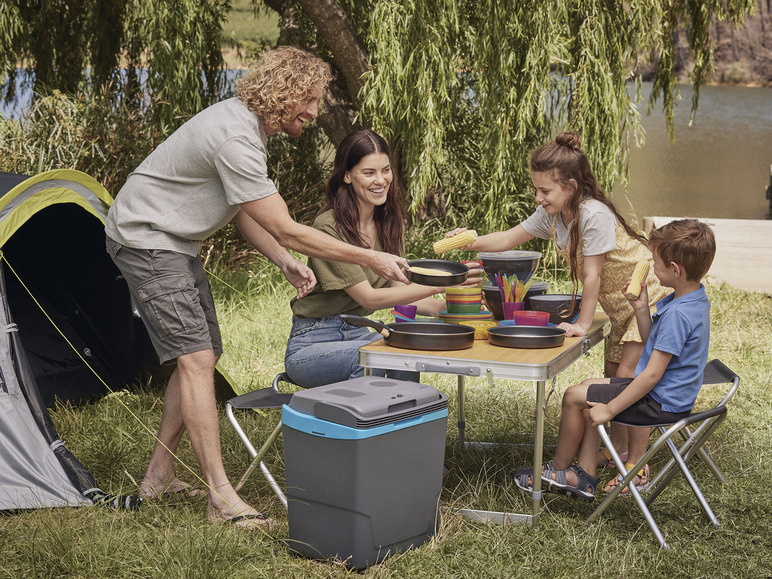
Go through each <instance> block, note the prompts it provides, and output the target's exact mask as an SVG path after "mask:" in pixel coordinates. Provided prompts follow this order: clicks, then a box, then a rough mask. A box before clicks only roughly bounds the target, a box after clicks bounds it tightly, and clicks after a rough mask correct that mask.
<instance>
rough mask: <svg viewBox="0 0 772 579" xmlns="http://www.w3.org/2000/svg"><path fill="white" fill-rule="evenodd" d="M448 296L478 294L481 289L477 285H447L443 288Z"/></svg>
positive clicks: (480, 292) (480, 293)
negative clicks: (447, 286)
mask: <svg viewBox="0 0 772 579" xmlns="http://www.w3.org/2000/svg"><path fill="white" fill-rule="evenodd" d="M445 294H446V295H449V296H479V295H482V290H481V289H480V288H479V287H449V288H447V289H446V290H445Z"/></svg>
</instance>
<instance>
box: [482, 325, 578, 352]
mask: <svg viewBox="0 0 772 579" xmlns="http://www.w3.org/2000/svg"><path fill="white" fill-rule="evenodd" d="M488 341H489V342H490V343H491V344H493V345H494V346H504V347H505V348H557V347H558V346H562V345H563V342H565V341H566V331H565V330H561V329H560V328H547V327H544V326H498V327H496V328H488Z"/></svg>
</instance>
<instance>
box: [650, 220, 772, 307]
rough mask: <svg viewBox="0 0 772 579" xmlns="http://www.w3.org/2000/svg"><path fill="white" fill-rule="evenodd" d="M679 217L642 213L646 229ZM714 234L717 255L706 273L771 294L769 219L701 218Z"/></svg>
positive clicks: (715, 277) (771, 261)
mask: <svg viewBox="0 0 772 579" xmlns="http://www.w3.org/2000/svg"><path fill="white" fill-rule="evenodd" d="M675 219H682V218H681V217H644V218H643V228H644V230H645V231H646V233H648V232H649V231H651V230H652V229H653V228H655V227H662V226H663V225H664V224H665V223H669V222H670V221H674V220H675ZM700 221H704V222H705V223H707V224H708V225H710V227H711V228H712V229H713V233H714V234H715V236H716V257H715V259H714V260H713V265H712V266H711V267H710V271H709V272H708V276H709V277H710V278H713V279H714V280H716V281H719V282H726V283H728V284H729V285H731V286H732V287H734V288H737V289H743V290H746V291H754V292H764V293H766V294H768V295H772V221H765V220H761V219H714V218H711V217H709V218H700Z"/></svg>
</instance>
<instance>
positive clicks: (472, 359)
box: [359, 312, 610, 527]
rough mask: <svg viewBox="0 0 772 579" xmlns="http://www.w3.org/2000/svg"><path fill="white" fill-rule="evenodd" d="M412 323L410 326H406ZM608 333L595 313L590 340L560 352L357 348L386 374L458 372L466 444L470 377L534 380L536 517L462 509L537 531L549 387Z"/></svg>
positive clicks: (575, 341) (484, 346)
mask: <svg viewBox="0 0 772 579" xmlns="http://www.w3.org/2000/svg"><path fill="white" fill-rule="evenodd" d="M405 323H409V322H405ZM609 331H610V325H609V320H608V317H607V316H606V315H605V314H603V313H600V312H598V313H596V314H595V318H594V320H593V323H592V326H591V327H590V331H589V332H587V335H586V336H582V337H573V338H566V341H565V343H564V344H563V345H562V346H560V347H558V348H543V349H520V348H503V347H499V346H492V345H491V344H490V343H489V342H488V341H487V340H475V342H474V345H473V346H472V347H471V348H468V349H466V350H451V351H443V352H437V351H429V350H407V349H404V348H394V347H391V346H387V345H386V344H385V343H384V342H383V340H378V341H376V342H373V343H371V344H369V345H367V346H363V347H362V348H360V349H359V363H360V364H361V365H362V366H364V367H365V368H384V369H387V370H414V371H418V372H435V373H440V374H455V375H456V376H458V428H459V440H460V441H461V443H462V444H463V443H464V429H465V421H464V386H465V377H466V376H486V377H488V379H489V380H490V381H492V380H493V379H494V378H506V379H510V380H524V381H531V382H536V413H535V414H536V417H535V428H534V445H533V464H534V471H533V492H532V493H531V498H532V513H531V514H530V515H529V514H518V513H501V512H494V511H478V510H472V509H462V510H461V513H462V514H463V515H464V516H467V517H469V518H472V519H475V520H481V521H490V522H496V523H500V524H505V523H507V524H510V523H511V524H528V525H531V526H533V527H536V526H537V525H538V523H539V511H540V508H541V495H542V493H541V465H542V454H543V446H544V407H545V396H546V384H547V381H548V380H552V381H553V388H554V385H555V380H556V378H557V375H558V374H559V373H560V372H562V371H563V370H565V369H566V368H568V367H569V366H570V365H571V364H572V363H573V362H575V361H576V360H577V359H579V358H580V357H581V356H582V354H586V353H588V352H589V350H590V348H592V347H593V346H595V345H596V344H598V343H600V342H602V341H603V339H604V338H605V337H606V336H607V335H608V333H609Z"/></svg>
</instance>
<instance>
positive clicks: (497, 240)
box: [445, 225, 533, 251]
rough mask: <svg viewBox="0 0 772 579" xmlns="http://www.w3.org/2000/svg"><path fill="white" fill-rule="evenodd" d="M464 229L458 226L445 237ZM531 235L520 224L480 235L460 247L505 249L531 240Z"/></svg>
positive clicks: (467, 248)
mask: <svg viewBox="0 0 772 579" xmlns="http://www.w3.org/2000/svg"><path fill="white" fill-rule="evenodd" d="M464 231H466V228H465V227H458V228H456V229H454V230H453V231H449V232H448V233H446V234H445V237H453V236H454V235H458V234H459V233H462V232H464ZM532 239H533V235H531V234H530V233H528V232H526V230H525V229H523V228H522V227H521V226H520V225H515V226H514V227H513V228H511V229H507V230H506V231H496V232H494V233H488V234H486V235H480V236H479V237H478V238H477V239H476V240H475V241H474V242H473V243H470V244H469V245H466V246H464V247H462V248H461V249H462V250H472V251H507V250H509V249H512V248H513V247H517V246H518V245H522V244H523V243H525V242H526V241H531V240H532Z"/></svg>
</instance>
